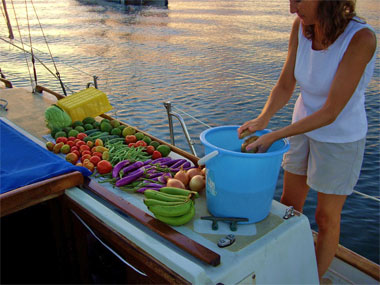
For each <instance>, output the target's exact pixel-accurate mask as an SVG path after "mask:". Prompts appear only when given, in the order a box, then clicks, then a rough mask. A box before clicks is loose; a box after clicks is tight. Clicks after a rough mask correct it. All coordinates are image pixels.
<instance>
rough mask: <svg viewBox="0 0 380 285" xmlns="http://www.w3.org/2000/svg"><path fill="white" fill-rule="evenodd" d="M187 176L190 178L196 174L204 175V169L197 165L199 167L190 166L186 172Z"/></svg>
mask: <svg viewBox="0 0 380 285" xmlns="http://www.w3.org/2000/svg"><path fill="white" fill-rule="evenodd" d="M186 174H187V176H188V177H189V180H190V179H191V178H193V177H194V176H195V175H202V170H201V168H200V167H197V168H190V169H189V170H188V171H187V172H186Z"/></svg>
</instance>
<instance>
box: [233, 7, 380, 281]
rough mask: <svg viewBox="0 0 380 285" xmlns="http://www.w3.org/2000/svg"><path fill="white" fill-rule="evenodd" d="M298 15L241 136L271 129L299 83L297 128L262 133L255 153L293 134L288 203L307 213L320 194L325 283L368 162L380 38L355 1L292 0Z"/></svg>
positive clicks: (319, 251) (319, 248)
mask: <svg viewBox="0 0 380 285" xmlns="http://www.w3.org/2000/svg"><path fill="white" fill-rule="evenodd" d="M290 12H291V13H297V15H298V17H297V18H296V19H295V21H294V23H293V28H292V31H291V35H290V40H289V49H288V56H287V59H286V62H285V65H284V67H283V69H282V72H281V75H280V78H279V80H278V82H277V84H276V85H275V87H274V88H273V89H272V91H271V93H270V96H269V98H268V100H267V102H266V104H265V106H264V108H263V110H262V112H261V114H260V115H259V116H258V117H257V118H255V119H253V120H250V121H247V122H245V123H244V124H243V125H242V126H241V127H240V128H239V129H238V135H239V137H242V136H243V134H242V133H243V132H244V131H246V132H247V131H249V132H250V133H252V132H255V131H256V130H262V129H264V128H265V127H266V126H267V124H268V122H269V120H270V118H271V117H272V116H273V115H274V114H275V113H276V112H277V111H278V110H279V109H281V108H282V107H283V106H284V105H285V104H286V103H287V102H288V101H289V99H290V97H291V95H292V93H293V91H294V88H295V85H296V83H298V84H299V86H300V90H301V94H300V96H299V97H298V99H297V102H296V104H295V107H294V112H293V120H292V124H290V125H288V126H286V127H284V128H281V129H279V130H275V131H273V132H271V133H268V134H265V135H263V136H261V137H260V138H259V139H258V140H256V141H255V142H254V143H252V144H250V145H249V146H248V147H247V149H252V148H255V147H258V149H259V152H264V151H266V149H268V148H269V146H270V145H271V144H272V143H273V142H274V141H276V140H278V139H281V138H285V137H289V140H290V145H291V147H290V150H289V152H288V153H286V154H285V156H284V160H283V168H284V170H285V173H284V183H283V185H284V187H283V194H282V197H281V202H282V203H284V204H285V205H292V206H294V208H295V209H296V210H298V211H300V212H302V208H303V205H304V202H305V200H306V196H307V193H308V191H309V187H310V188H312V189H314V190H316V191H318V203H317V209H316V222H317V225H318V232H319V234H318V240H317V244H316V257H317V264H318V274H319V277H320V278H321V277H322V276H323V274H324V273H325V272H326V270H327V268H328V267H329V265H330V263H331V261H332V259H333V257H334V255H335V251H336V249H337V246H338V243H339V235H340V215H341V210H342V208H343V204H344V202H345V200H346V197H347V195H350V194H351V193H352V191H353V187H354V186H355V184H356V182H357V180H358V177H359V172H360V168H361V163H362V160H363V155H364V147H365V136H366V132H367V120H366V114H365V108H364V90H365V88H366V87H367V85H368V83H369V81H370V79H371V76H372V73H373V69H374V64H375V57H376V55H375V50H376V36H375V34H374V32H373V30H372V28H371V27H370V26H369V25H367V24H365V23H364V21H362V20H360V19H359V18H357V17H356V16H355V0H338V1H333V0H290Z"/></svg>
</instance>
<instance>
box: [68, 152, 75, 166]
mask: <svg viewBox="0 0 380 285" xmlns="http://www.w3.org/2000/svg"><path fill="white" fill-rule="evenodd" d="M66 161H68V162H71V163H72V164H76V163H77V161H78V156H77V155H76V154H75V153H73V152H70V153H68V154H67V155H66Z"/></svg>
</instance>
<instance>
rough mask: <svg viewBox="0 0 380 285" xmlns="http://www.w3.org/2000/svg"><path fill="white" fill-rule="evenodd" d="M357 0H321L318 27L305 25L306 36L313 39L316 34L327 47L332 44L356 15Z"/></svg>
mask: <svg viewBox="0 0 380 285" xmlns="http://www.w3.org/2000/svg"><path fill="white" fill-rule="evenodd" d="M355 4H356V0H319V5H318V11H317V17H318V23H319V25H318V27H317V26H315V25H307V26H304V27H303V32H304V35H305V36H306V38H308V39H309V40H313V39H314V37H315V35H316V34H318V38H320V39H322V45H323V46H324V47H325V48H326V47H328V46H329V45H331V44H332V43H333V42H334V41H335V40H336V39H337V38H338V37H339V35H340V34H342V33H343V31H344V29H345V28H346V26H347V25H348V23H349V22H350V20H351V19H352V18H353V17H355V16H356V12H355Z"/></svg>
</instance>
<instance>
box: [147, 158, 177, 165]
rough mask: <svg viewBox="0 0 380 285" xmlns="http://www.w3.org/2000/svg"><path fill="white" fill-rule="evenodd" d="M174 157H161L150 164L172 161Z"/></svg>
mask: <svg viewBox="0 0 380 285" xmlns="http://www.w3.org/2000/svg"><path fill="white" fill-rule="evenodd" d="M171 160H172V159H171V158H170V157H160V158H157V159H155V160H153V161H151V162H150V164H156V163H162V162H165V161H171Z"/></svg>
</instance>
